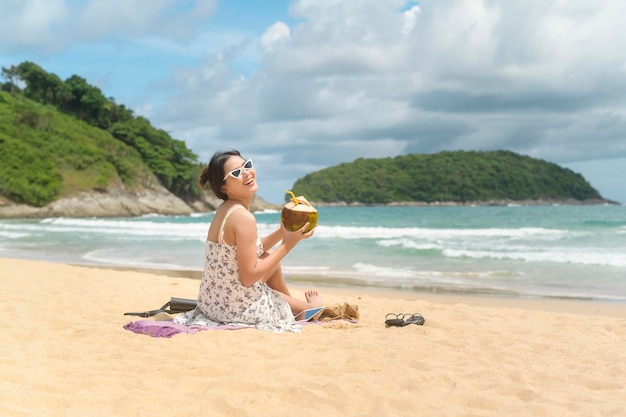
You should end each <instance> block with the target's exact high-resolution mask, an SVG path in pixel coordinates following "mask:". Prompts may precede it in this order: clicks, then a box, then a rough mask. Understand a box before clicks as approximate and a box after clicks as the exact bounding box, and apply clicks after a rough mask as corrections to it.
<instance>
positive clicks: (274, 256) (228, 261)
mask: <svg viewBox="0 0 626 417" xmlns="http://www.w3.org/2000/svg"><path fill="white" fill-rule="evenodd" d="M207 182H208V183H209V184H210V186H211V189H212V190H213V192H214V193H215V195H216V196H217V197H218V198H220V199H222V200H223V203H222V204H221V205H220V206H219V207H218V208H217V210H216V212H215V216H214V217H213V221H212V222H211V226H210V228H209V233H208V236H207V241H206V248H205V265H204V272H203V274H202V281H201V283H200V291H199V294H198V306H197V308H196V309H195V310H192V311H190V312H188V313H186V314H184V315H181V316H179V317H177V319H176V322H178V323H182V324H245V325H254V326H256V327H258V328H261V329H265V330H273V331H299V330H300V326H298V325H297V324H296V323H295V318H294V316H297V315H298V313H300V312H302V311H304V310H306V309H309V308H313V307H319V306H321V305H322V299H321V297H320V296H319V294H318V293H317V291H314V290H309V291H306V292H305V298H306V301H302V300H299V299H297V298H294V297H292V296H291V294H290V293H289V289H288V288H287V284H286V283H285V280H284V278H283V273H282V268H281V265H280V261H281V259H282V258H284V257H285V256H286V255H287V254H288V253H289V251H291V249H293V248H294V247H295V246H296V244H297V243H298V242H299V241H301V240H303V239H308V238H309V237H311V236H313V230H312V231H310V232H308V233H303V232H304V230H305V229H306V227H307V226H308V223H307V224H305V225H304V226H303V227H302V228H301V229H300V230H298V231H295V232H289V231H287V230H286V229H285V228H284V226H283V225H282V223H281V225H280V227H279V228H278V229H276V230H275V231H274V232H273V233H271V234H269V235H268V236H266V237H264V238H262V239H261V238H259V237H258V236H257V225H256V219H255V217H254V215H253V214H252V213H251V212H250V205H251V203H252V198H253V197H254V194H255V193H256V192H257V190H258V186H257V182H256V172H255V170H254V168H253V165H252V160H250V159H248V160H245V159H244V158H242V157H241V154H240V153H239V152H238V151H235V150H233V151H228V152H217V153H215V154H214V155H213V157H212V158H211V161H210V162H209V165H208V166H207V167H205V168H204V169H203V170H202V173H201V174H200V178H199V184H200V186H201V187H204V185H205V184H206V183H207ZM279 242H280V244H279V245H278V246H276V248H274V249H271V248H273V247H274V246H275V245H277V244H278V243H279Z"/></svg>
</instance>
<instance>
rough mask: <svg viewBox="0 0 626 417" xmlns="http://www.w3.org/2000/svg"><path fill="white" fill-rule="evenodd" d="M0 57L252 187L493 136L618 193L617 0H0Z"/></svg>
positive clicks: (619, 196)
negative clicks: (74, 85) (110, 108)
mask: <svg viewBox="0 0 626 417" xmlns="http://www.w3.org/2000/svg"><path fill="white" fill-rule="evenodd" d="M0 10H1V12H0V66H2V67H10V66H11V65H19V64H20V63H21V62H24V61H31V62H34V63H36V64H38V65H40V66H41V67H42V68H43V69H44V70H46V71H48V72H51V73H55V74H57V75H58V76H59V77H61V78H62V79H64V80H65V79H67V78H69V77H70V76H72V75H79V76H81V77H83V78H85V79H86V80H87V82H88V83H89V84H92V85H95V86H97V87H99V88H100V89H101V90H102V92H103V94H104V95H105V96H107V97H112V98H114V99H115V101H116V102H117V103H119V104H124V105H125V106H126V107H128V108H131V109H132V110H133V111H134V112H135V114H136V115H142V116H145V117H146V118H148V119H149V120H150V122H151V123H152V125H153V126H155V127H158V128H162V129H164V130H166V131H167V132H169V134H170V135H171V136H172V137H173V138H175V139H179V140H183V141H185V142H186V144H187V146H188V148H190V149H191V150H192V151H193V152H194V153H196V154H197V155H198V157H199V159H200V160H201V161H203V162H208V160H209V159H210V157H211V155H212V154H213V153H214V152H216V151H220V150H229V149H238V150H240V151H241V152H242V154H243V155H244V157H246V158H252V159H253V160H254V163H255V168H256V171H257V179H258V183H259V193H258V194H259V195H260V196H261V197H262V198H264V199H265V200H268V201H270V202H274V203H282V202H283V201H284V198H285V193H284V191H285V190H287V189H290V188H291V187H292V185H293V183H294V182H295V180H296V179H298V178H300V177H303V176H304V175H306V174H307V173H311V172H314V171H317V170H320V169H323V168H326V167H329V166H334V165H337V164H339V163H343V162H352V161H354V160H355V159H357V158H382V157H394V156H398V155H404V154H412V153H436V152H440V151H445V150H448V151H453V150H467V151H472V150H473V151H489V150H502V149H505V150H510V151H513V152H517V153H520V154H524V155H528V156H531V157H534V158H540V159H543V160H546V161H549V162H554V163H557V164H559V165H561V166H563V167H567V168H570V169H572V170H573V171H575V172H577V173H580V174H582V175H583V176H584V177H585V178H586V179H587V180H588V181H589V182H590V183H591V185H592V186H593V187H595V188H596V189H597V190H598V191H599V192H600V193H601V194H602V196H603V197H605V198H608V199H611V200H614V201H619V202H622V203H626V185H625V183H626V181H625V179H626V25H625V24H624V23H623V17H624V16H626V2H624V1H623V0H603V1H598V2H594V1H589V0H551V1H546V0H423V1H419V2H418V1H414V0H294V1H287V0H272V1H258V0H230V1H225V0H224V1H217V0H0Z"/></svg>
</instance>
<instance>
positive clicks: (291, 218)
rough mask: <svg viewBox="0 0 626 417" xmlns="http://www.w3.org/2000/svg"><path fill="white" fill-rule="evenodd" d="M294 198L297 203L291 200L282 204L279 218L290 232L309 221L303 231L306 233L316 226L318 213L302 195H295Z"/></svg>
mask: <svg viewBox="0 0 626 417" xmlns="http://www.w3.org/2000/svg"><path fill="white" fill-rule="evenodd" d="M296 199H297V200H298V204H296V203H295V202H294V201H293V200H292V201H289V202H288V203H287V204H285V205H284V206H283V209H282V211H281V212H280V219H281V221H282V222H283V224H284V225H285V228H286V229H287V230H289V231H291V232H295V231H296V230H298V229H300V228H301V227H302V226H304V224H305V223H306V222H309V223H310V224H309V226H308V227H307V228H306V230H305V231H304V232H305V233H306V232H308V231H310V230H312V229H314V228H315V226H317V219H318V213H317V210H316V209H315V208H314V207H313V206H311V204H310V203H309V202H308V201H307V199H306V198H304V197H303V196H299V197H296Z"/></svg>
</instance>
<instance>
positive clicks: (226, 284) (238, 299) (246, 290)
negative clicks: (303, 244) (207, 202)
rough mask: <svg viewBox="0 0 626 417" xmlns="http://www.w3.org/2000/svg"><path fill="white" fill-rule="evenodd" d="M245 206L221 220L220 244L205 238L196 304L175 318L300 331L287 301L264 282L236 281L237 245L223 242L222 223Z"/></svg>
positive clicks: (260, 245)
mask: <svg viewBox="0 0 626 417" xmlns="http://www.w3.org/2000/svg"><path fill="white" fill-rule="evenodd" d="M240 208H241V209H244V210H245V207H243V206H240V205H236V206H233V207H232V208H231V209H230V210H229V211H228V213H226V216H225V217H224V220H223V221H222V225H221V228H220V234H219V243H215V242H211V241H209V240H207V242H206V248H205V263H204V272H203V274H202V281H201V282H200V291H199V293H198V306H197V307H196V309H194V310H191V311H189V312H187V313H185V314H181V315H180V316H178V317H176V318H175V319H174V321H175V322H176V323H179V324H186V325H205V326H214V325H221V324H229V325H242V326H250V325H252V326H254V327H256V328H258V329H262V330H270V331H274V332H284V331H290V332H299V331H300V330H301V326H300V325H298V324H296V323H295V319H294V316H293V314H292V312H291V308H290V307H289V304H288V303H287V301H286V300H285V299H284V298H283V297H282V296H281V295H280V294H278V293H277V292H276V291H274V290H272V289H271V288H270V287H268V286H267V284H265V283H259V282H256V283H254V284H253V285H251V286H250V287H245V286H244V285H243V284H241V281H240V280H239V265H238V264H237V247H236V246H231V245H228V244H226V243H225V242H224V224H225V223H226V220H227V219H228V216H230V214H231V213H232V212H233V211H235V210H237V209H240ZM261 254H263V243H262V242H261V239H260V238H258V237H257V256H261Z"/></svg>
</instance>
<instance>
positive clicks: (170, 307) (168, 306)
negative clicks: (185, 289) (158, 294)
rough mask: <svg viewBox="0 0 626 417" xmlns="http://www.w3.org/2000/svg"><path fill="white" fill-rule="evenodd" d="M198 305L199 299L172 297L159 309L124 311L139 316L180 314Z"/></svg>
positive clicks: (126, 314)
mask: <svg viewBox="0 0 626 417" xmlns="http://www.w3.org/2000/svg"><path fill="white" fill-rule="evenodd" d="M197 305H198V301H197V300H190V299H189V298H178V297H172V298H170V301H168V302H167V303H165V304H163V307H161V308H159V309H158V310H150V311H144V312H141V313H124V315H125V316H139V317H152V316H154V315H157V314H159V313H170V314H178V313H185V312H187V311H189V310H193V309H194V308H196V306H197Z"/></svg>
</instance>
